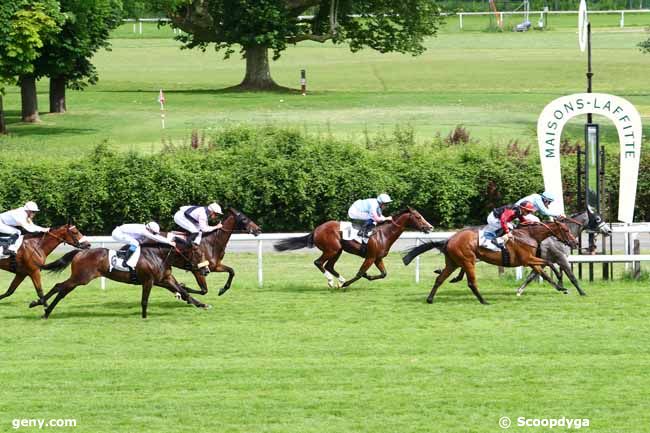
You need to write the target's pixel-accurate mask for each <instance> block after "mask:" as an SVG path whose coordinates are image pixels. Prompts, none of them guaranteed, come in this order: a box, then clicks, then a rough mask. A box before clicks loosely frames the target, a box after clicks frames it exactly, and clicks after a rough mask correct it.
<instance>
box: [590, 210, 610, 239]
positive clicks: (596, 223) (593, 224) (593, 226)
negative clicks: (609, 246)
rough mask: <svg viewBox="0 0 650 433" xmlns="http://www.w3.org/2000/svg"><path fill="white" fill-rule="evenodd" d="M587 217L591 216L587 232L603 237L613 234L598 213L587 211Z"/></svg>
mask: <svg viewBox="0 0 650 433" xmlns="http://www.w3.org/2000/svg"><path fill="white" fill-rule="evenodd" d="M587 215H589V221H588V222H587V230H589V231H590V232H594V233H599V234H601V235H603V236H609V235H611V234H612V229H610V228H609V226H608V225H607V223H606V222H605V220H604V219H603V217H601V216H600V215H599V214H598V213H597V212H594V211H592V210H591V209H587Z"/></svg>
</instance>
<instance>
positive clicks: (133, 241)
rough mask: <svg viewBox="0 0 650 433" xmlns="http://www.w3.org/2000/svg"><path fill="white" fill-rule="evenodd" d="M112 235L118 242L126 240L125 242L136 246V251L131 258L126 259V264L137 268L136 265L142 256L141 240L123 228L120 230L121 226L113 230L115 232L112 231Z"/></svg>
mask: <svg viewBox="0 0 650 433" xmlns="http://www.w3.org/2000/svg"><path fill="white" fill-rule="evenodd" d="M111 236H112V237H113V239H115V240H116V241H118V242H124V243H125V244H129V245H131V246H134V247H135V251H134V252H133V254H132V255H131V257H129V260H127V261H126V264H127V265H129V266H130V267H132V268H133V269H135V265H137V264H138V259H139V258H140V242H138V240H137V239H136V238H134V237H133V236H130V235H128V234H126V233H124V232H122V230H120V228H119V227H117V228H116V229H115V230H113V233H111Z"/></svg>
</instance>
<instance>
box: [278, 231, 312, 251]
mask: <svg viewBox="0 0 650 433" xmlns="http://www.w3.org/2000/svg"><path fill="white" fill-rule="evenodd" d="M313 246H314V233H313V232H312V233H309V234H308V235H307V236H301V237H299V238H290V239H285V240H283V241H280V242H278V243H276V244H275V245H273V248H275V250H276V251H290V250H299V249H300V248H312V247H313Z"/></svg>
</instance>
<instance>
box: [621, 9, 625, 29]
mask: <svg viewBox="0 0 650 433" xmlns="http://www.w3.org/2000/svg"><path fill="white" fill-rule="evenodd" d="M623 27H625V11H621V28H623Z"/></svg>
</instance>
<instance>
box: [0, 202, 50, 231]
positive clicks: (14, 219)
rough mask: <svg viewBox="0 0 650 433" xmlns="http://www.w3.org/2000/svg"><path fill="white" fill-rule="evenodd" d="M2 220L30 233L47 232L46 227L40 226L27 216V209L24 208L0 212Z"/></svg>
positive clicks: (0, 219)
mask: <svg viewBox="0 0 650 433" xmlns="http://www.w3.org/2000/svg"><path fill="white" fill-rule="evenodd" d="M0 221H2V222H3V223H4V224H6V225H8V226H12V227H22V228H24V229H25V230H27V231H28V232H30V233H34V232H46V231H47V229H46V228H45V227H41V226H38V225H36V224H34V223H33V222H32V220H31V219H30V218H29V217H28V216H27V211H26V210H25V209H23V208H18V209H13V210H10V211H7V212H3V213H1V214H0Z"/></svg>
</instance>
